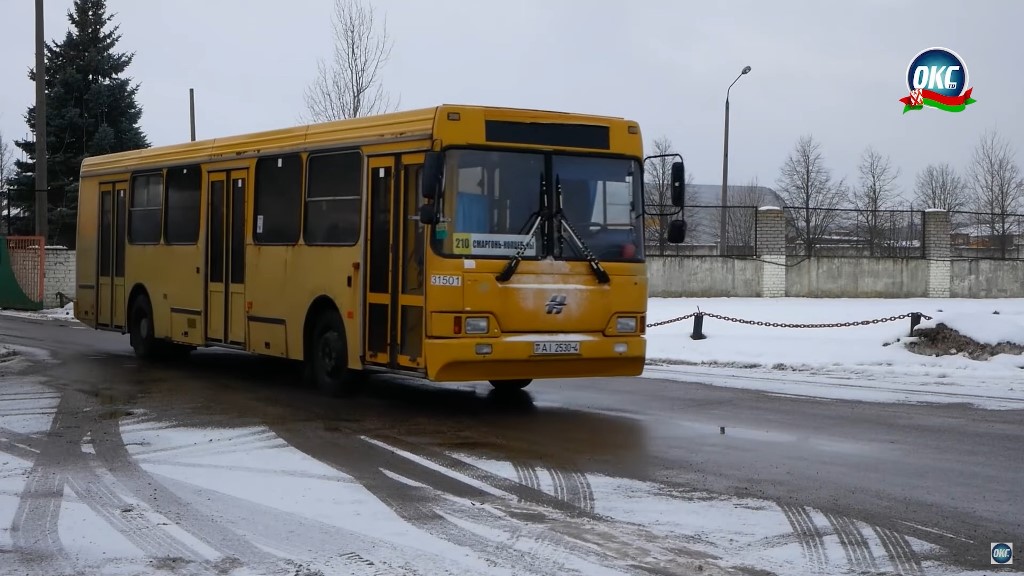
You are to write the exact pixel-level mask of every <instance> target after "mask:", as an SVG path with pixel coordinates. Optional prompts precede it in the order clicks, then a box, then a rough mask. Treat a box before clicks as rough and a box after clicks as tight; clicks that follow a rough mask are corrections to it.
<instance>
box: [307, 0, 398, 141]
mask: <svg viewBox="0 0 1024 576" xmlns="http://www.w3.org/2000/svg"><path fill="white" fill-rule="evenodd" d="M332 28H333V31H334V34H333V35H334V54H333V57H332V61H331V63H330V64H327V63H325V62H324V61H323V60H320V61H319V62H318V64H317V75H316V79H315V80H313V83H312V84H310V86H309V87H308V88H307V89H306V108H307V114H308V118H309V119H310V120H311V121H313V122H325V121H329V120H341V119H344V118H357V117H360V116H369V115H372V114H377V113H381V112H389V111H392V110H394V109H395V108H396V105H392V103H391V98H390V96H389V95H388V93H387V92H386V91H385V90H384V87H383V85H382V83H381V70H382V69H383V68H384V65H385V64H386V63H387V61H388V59H389V58H390V57H391V48H392V45H393V43H392V41H391V39H390V37H389V36H388V30H387V19H386V18H385V20H384V22H383V23H382V25H381V27H380V30H379V31H378V30H377V22H376V16H375V14H374V9H373V7H372V6H369V7H367V6H364V5H363V4H362V3H361V2H360V0H335V1H334V15H333V18H332Z"/></svg>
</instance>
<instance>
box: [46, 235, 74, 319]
mask: <svg viewBox="0 0 1024 576" xmlns="http://www.w3.org/2000/svg"><path fill="white" fill-rule="evenodd" d="M58 292H60V293H62V294H64V296H65V297H66V298H74V297H75V251H74V250H68V249H67V248H51V247H49V246H48V247H47V248H46V280H45V283H44V284H43V307H44V308H58V307H59V306H60V299H59V298H58V297H57V293H58Z"/></svg>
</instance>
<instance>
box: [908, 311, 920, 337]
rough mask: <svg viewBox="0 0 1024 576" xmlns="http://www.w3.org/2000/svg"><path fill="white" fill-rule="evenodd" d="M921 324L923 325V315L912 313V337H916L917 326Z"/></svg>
mask: <svg viewBox="0 0 1024 576" xmlns="http://www.w3.org/2000/svg"><path fill="white" fill-rule="evenodd" d="M919 324H921V313H920V312H911V313H910V335H911V336H913V335H914V328H917V326H918V325H919Z"/></svg>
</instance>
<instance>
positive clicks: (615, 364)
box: [424, 334, 647, 382]
mask: <svg viewBox="0 0 1024 576" xmlns="http://www.w3.org/2000/svg"><path fill="white" fill-rule="evenodd" d="M424 352H425V357H426V358H427V377H428V378H429V379H431V380H434V381H437V382H446V381H447V382H466V381H476V380H513V379H521V378H531V379H537V378H581V377H611V376H639V375H640V374H641V373H642V372H643V370H644V360H645V358H646V353H647V341H646V339H645V338H644V337H643V336H604V335H603V334H557V335H551V334H505V335H503V336H500V337H497V338H471V337H461V338H428V339H426V341H425V342H424Z"/></svg>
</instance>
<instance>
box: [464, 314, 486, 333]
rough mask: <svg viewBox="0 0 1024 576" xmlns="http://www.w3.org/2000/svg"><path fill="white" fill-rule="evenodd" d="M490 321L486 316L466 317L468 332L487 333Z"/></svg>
mask: <svg viewBox="0 0 1024 576" xmlns="http://www.w3.org/2000/svg"><path fill="white" fill-rule="evenodd" d="M489 331H490V323H489V322H488V321H487V318H486V317H482V318H481V317H472V318H466V334H487V332H489Z"/></svg>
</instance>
